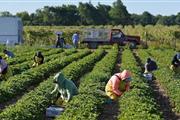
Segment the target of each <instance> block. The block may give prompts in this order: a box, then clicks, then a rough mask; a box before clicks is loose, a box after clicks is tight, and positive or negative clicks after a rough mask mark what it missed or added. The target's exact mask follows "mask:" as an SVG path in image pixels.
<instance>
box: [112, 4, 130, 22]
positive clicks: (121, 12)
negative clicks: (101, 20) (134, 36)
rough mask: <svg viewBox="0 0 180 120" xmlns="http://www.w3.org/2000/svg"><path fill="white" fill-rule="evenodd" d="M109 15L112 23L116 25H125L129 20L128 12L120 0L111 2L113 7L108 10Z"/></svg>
mask: <svg viewBox="0 0 180 120" xmlns="http://www.w3.org/2000/svg"><path fill="white" fill-rule="evenodd" d="M109 15H110V17H111V19H112V23H113V24H116V25H118V24H122V25H127V24H129V23H130V22H131V20H130V14H129V13H128V11H127V9H126V7H125V6H124V5H123V3H122V2H121V0H117V1H116V2H114V3H113V7H112V8H111V10H110V11H109Z"/></svg>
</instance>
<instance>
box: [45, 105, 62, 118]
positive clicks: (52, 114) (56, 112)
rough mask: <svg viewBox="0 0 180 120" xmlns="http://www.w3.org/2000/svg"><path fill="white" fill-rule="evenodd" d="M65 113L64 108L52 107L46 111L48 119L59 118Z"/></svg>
mask: <svg viewBox="0 0 180 120" xmlns="http://www.w3.org/2000/svg"><path fill="white" fill-rule="evenodd" d="M63 111H64V108H61V107H55V106H50V107H48V108H47V109H46V117H56V116H59V115H60V114H61V113H62V112H63Z"/></svg>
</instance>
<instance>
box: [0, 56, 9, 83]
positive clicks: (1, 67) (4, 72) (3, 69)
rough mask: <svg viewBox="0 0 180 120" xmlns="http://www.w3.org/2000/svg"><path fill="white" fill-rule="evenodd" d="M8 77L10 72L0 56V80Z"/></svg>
mask: <svg viewBox="0 0 180 120" xmlns="http://www.w3.org/2000/svg"><path fill="white" fill-rule="evenodd" d="M8 76H10V70H9V68H8V64H7V63H6V62H5V60H4V59H3V58H2V57H1V56H0V80H7V78H8Z"/></svg>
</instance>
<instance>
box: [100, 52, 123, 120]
mask: <svg viewBox="0 0 180 120" xmlns="http://www.w3.org/2000/svg"><path fill="white" fill-rule="evenodd" d="M121 53H122V52H121V50H120V51H119V53H118V59H117V64H116V66H115V70H114V73H117V72H120V63H121ZM102 108H103V109H102V112H101V114H100V115H99V117H98V120H118V118H117V117H118V115H119V113H120V111H119V103H118V101H115V102H113V103H111V104H104V105H103V107H102Z"/></svg>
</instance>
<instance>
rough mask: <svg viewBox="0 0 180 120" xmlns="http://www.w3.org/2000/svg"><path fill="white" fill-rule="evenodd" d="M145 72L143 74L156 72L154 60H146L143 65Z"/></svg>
mask: <svg viewBox="0 0 180 120" xmlns="http://www.w3.org/2000/svg"><path fill="white" fill-rule="evenodd" d="M144 68H145V71H144V73H145V74H147V73H152V71H154V70H157V68H158V67H157V64H156V62H155V61H154V60H152V59H151V58H147V60H146V63H145V65H144Z"/></svg>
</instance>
